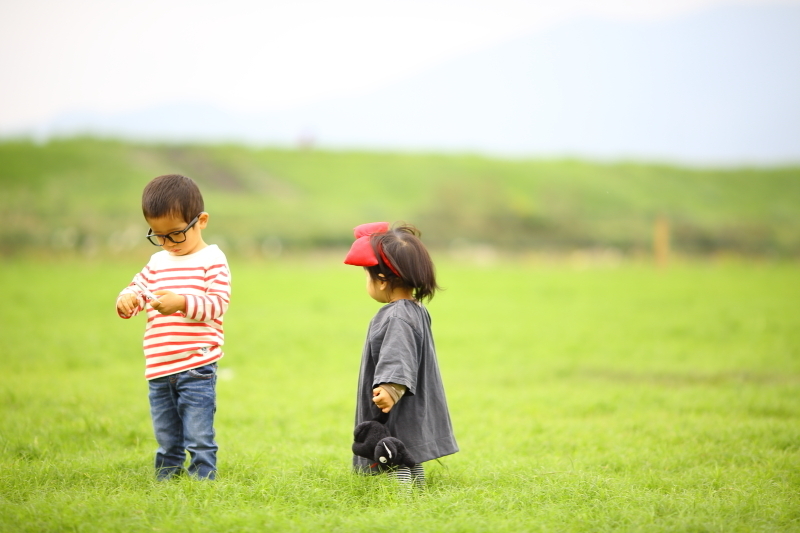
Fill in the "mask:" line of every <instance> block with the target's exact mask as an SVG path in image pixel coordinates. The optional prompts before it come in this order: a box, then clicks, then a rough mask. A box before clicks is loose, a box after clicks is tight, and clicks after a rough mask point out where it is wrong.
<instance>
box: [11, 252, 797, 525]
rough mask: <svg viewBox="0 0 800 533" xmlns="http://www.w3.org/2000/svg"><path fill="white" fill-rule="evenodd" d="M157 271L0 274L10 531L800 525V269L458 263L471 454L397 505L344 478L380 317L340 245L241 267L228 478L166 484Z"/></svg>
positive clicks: (464, 438) (228, 403) (36, 265)
mask: <svg viewBox="0 0 800 533" xmlns="http://www.w3.org/2000/svg"><path fill="white" fill-rule="evenodd" d="M144 261H145V258H144V257H142V259H141V261H138V260H137V261H129V262H121V261H118V262H113V263H110V264H103V263H100V262H95V263H91V262H84V261H78V260H68V261H59V262H57V264H56V262H55V261H51V262H33V261H19V262H5V263H3V264H0V290H2V294H3V303H2V306H0V323H1V324H2V328H3V339H4V340H5V347H6V350H5V353H6V355H5V358H4V365H3V366H4V374H5V379H3V380H2V383H0V414H2V422H0V430H1V431H0V530H2V531H21V532H42V531H75V532H90V531H103V532H106V531H119V532H123V531H124V532H137V531H342V532H344V531H348V532H349V531H375V530H384V529H385V530H390V531H398V532H400V531H491V532H504V531H508V532H512V531H513V532H517V531H765V532H766V531H770V532H772V531H800V318H799V317H800V315H799V314H798V303H797V302H798V301H800V283H798V270H797V265H796V264H777V263H775V264H771V263H764V264H744V263H717V264H713V263H697V264H677V265H673V267H672V268H671V269H669V270H666V271H656V270H653V269H651V268H648V267H646V266H644V265H637V264H630V263H624V264H623V265H621V266H619V267H617V268H590V269H575V268H570V267H568V266H567V265H549V266H548V265H542V264H534V263H530V264H528V263H525V262H522V261H517V262H513V263H508V264H506V265H504V266H499V265H496V266H493V267H481V266H473V265H465V264H456V263H454V262H452V261H448V260H447V259H442V260H441V261H440V264H439V274H440V278H441V282H442V284H443V285H444V286H445V287H446V289H447V290H446V291H444V292H442V293H441V294H439V295H438V296H437V297H436V298H435V299H434V300H433V302H432V303H431V304H430V310H431V313H432V315H433V321H434V322H433V326H434V334H435V337H436V341H437V347H438V351H439V359H440V364H441V370H442V373H443V377H444V380H445V386H446V389H447V393H448V399H449V403H450V408H451V412H452V416H453V423H454V426H455V430H456V436H457V438H458V441H459V444H460V446H461V452H460V453H458V454H456V455H454V456H452V457H447V458H445V459H443V460H442V461H441V463H433V464H427V465H426V472H427V476H428V481H429V485H428V489H427V491H426V492H425V493H423V494H417V495H414V496H412V497H403V496H401V495H399V494H397V493H396V491H395V490H394V488H395V487H394V486H393V485H392V484H391V483H390V482H388V480H385V479H382V478H363V477H359V476H355V475H353V474H351V473H350V471H349V464H350V453H349V448H350V444H351V438H352V425H353V411H354V402H355V387H356V381H357V373H358V365H359V357H360V352H361V346H362V342H363V339H364V335H365V332H366V326H367V323H368V321H369V319H370V318H371V316H372V315H373V314H374V312H375V311H376V310H377V305H378V304H376V303H375V302H373V301H372V300H370V299H369V297H368V296H367V295H366V293H365V291H364V277H363V274H362V273H361V272H360V271H359V269H356V268H353V267H346V266H343V265H340V261H341V257H339V256H325V255H319V256H308V257H304V258H302V257H295V258H290V257H287V258H284V259H282V260H281V261H274V262H266V261H264V262H255V261H245V260H243V259H232V261H231V268H232V271H233V282H234V291H233V299H232V304H231V307H230V310H229V313H228V316H227V318H226V340H227V341H228V342H227V345H226V347H227V350H226V357H225V358H224V359H223V360H222V362H221V364H220V368H221V370H220V381H219V384H218V396H219V399H218V403H219V409H218V415H217V432H218V441H219V443H220V454H219V469H220V470H219V477H218V480H217V481H216V482H213V483H208V482H197V481H193V480H189V479H179V480H176V481H174V482H167V483H157V482H156V481H154V479H153V472H152V467H151V464H152V457H153V452H154V450H155V447H156V446H155V441H154V439H153V437H152V432H151V429H150V422H149V414H148V405H147V397H146V390H147V387H146V382H145V381H144V379H143V377H142V374H143V361H142V354H141V350H140V345H141V335H142V331H143V328H144V324H143V321H142V320H141V317H139V318H140V319H134V320H131V321H124V320H121V319H119V318H117V317H116V314H115V312H114V305H113V303H114V299H115V296H116V294H117V292H118V291H119V290H120V289H121V288H122V287H123V286H124V285H125V284H126V283H127V282H128V281H129V280H130V278H131V276H132V275H133V274H134V273H135V272H136V271H137V270H138V269H139V268H140V267H141V266H142V264H143V262H144Z"/></svg>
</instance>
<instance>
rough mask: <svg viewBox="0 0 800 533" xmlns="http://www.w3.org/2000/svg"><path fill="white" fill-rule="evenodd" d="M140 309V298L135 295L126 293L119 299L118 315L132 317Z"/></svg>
mask: <svg viewBox="0 0 800 533" xmlns="http://www.w3.org/2000/svg"><path fill="white" fill-rule="evenodd" d="M138 307H139V297H138V296H136V295H135V294H133V293H130V292H126V293H125V294H123V295H122V296H120V297H119V298H117V313H119V314H121V315H124V316H131V315H132V314H133V313H134V311H136V309H137V308H138Z"/></svg>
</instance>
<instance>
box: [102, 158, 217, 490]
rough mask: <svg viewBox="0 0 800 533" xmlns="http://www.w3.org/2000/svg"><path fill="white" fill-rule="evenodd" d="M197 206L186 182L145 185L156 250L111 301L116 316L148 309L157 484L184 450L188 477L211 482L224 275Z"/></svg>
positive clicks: (171, 179) (169, 178) (173, 178)
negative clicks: (205, 236)
mask: <svg viewBox="0 0 800 533" xmlns="http://www.w3.org/2000/svg"><path fill="white" fill-rule="evenodd" d="M203 207H204V206H203V196H202V195H201V194H200V190H199V189H198V188H197V185H196V184H195V182H194V181H192V180H191V179H189V178H187V177H185V176H180V175H177V174H170V175H166V176H159V177H157V178H155V179H153V180H152V181H151V182H150V183H148V184H147V186H146V187H145V189H144V193H143V194H142V211H143V212H144V218H145V220H146V221H147V223H148V224H149V225H150V230H149V231H148V232H147V239H148V240H149V241H150V243H151V244H153V245H155V246H160V247H161V248H163V249H162V250H161V251H159V252H156V253H155V254H153V256H152V257H151V258H150V261H149V262H148V263H147V265H145V267H144V268H143V269H142V271H141V272H139V273H138V274H136V276H134V278H133V281H132V282H131V284H130V285H128V286H127V287H126V288H125V289H123V290H122V292H121V293H120V294H119V297H117V314H119V316H120V317H122V318H130V317H132V316H135V315H137V314H139V312H141V311H144V310H146V311H147V324H146V326H145V333H144V355H145V378H146V379H147V380H148V383H149V389H150V392H149V397H150V415H151V417H152V419H153V429H154V430H155V436H156V441H157V442H158V446H159V447H158V450H157V451H156V460H155V466H156V477H157V478H158V479H160V480H163V479H169V478H171V477H173V476H176V475H178V474H180V473H181V471H182V470H183V464H184V461H185V459H186V450H188V451H189V455H190V464H189V469H188V472H189V475H191V476H194V477H197V478H199V479H214V478H215V476H216V469H217V443H216V442H215V441H214V413H215V412H216V407H217V402H216V390H215V389H216V381H217V376H216V371H217V363H216V361H217V360H218V359H220V358H221V357H222V355H223V353H222V344H223V339H224V338H223V332H222V316H223V315H224V314H225V311H226V310H227V309H228V303H229V301H230V294H231V285H230V280H231V275H230V270H229V269H228V261H227V259H226V258H225V254H223V253H222V251H221V250H220V249H219V248H217V246H216V245H208V244H206V243H205V242H204V241H203V236H202V231H203V229H205V227H206V225H207V224H208V213H206V212H205V211H203ZM148 292H149V293H152V295H154V296H156V298H157V299H150V298H148V297H147V293H148Z"/></svg>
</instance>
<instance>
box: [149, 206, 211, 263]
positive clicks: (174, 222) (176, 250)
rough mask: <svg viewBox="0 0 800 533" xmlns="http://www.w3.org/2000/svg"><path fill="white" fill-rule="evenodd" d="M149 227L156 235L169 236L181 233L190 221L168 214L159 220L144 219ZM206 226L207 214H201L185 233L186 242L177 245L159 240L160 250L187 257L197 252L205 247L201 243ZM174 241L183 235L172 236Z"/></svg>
mask: <svg viewBox="0 0 800 533" xmlns="http://www.w3.org/2000/svg"><path fill="white" fill-rule="evenodd" d="M145 220H146V221H147V223H148V224H149V225H150V229H151V230H152V231H153V233H154V234H156V235H169V234H170V233H173V232H176V231H179V232H182V231H183V230H185V229H186V226H188V225H189V222H190V221H186V220H183V217H182V216H181V215H177V214H169V215H167V216H163V217H160V218H145ZM206 224H208V213H201V214H200V216H199V217H197V222H196V223H195V224H194V226H192V228H191V229H189V230H188V231H187V232H186V240H185V241H183V242H179V243H174V242H172V241H171V240H170V239H159V241H160V242H163V245H162V248H164V250H166V251H167V252H168V253H169V254H170V255H189V254H193V253H195V252H199V251H200V250H202V249H203V248H205V247H206V246H207V245H206V243H205V242H203V234H202V231H201V230H203V229H204V228H205V227H206ZM172 237H173V238H174V239H175V240H176V241H179V240H181V238H183V234H181V233H178V234H177V235H173V236H172Z"/></svg>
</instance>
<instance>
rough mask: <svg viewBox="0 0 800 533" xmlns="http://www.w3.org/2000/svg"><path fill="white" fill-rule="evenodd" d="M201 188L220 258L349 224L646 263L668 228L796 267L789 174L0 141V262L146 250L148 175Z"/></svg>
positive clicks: (295, 244) (797, 190) (689, 245)
mask: <svg viewBox="0 0 800 533" xmlns="http://www.w3.org/2000/svg"><path fill="white" fill-rule="evenodd" d="M167 173H184V174H186V175H188V176H190V177H192V178H193V179H195V180H196V181H197V182H198V183H199V184H200V186H201V188H202V190H203V192H204V195H205V198H206V209H207V210H208V211H209V212H210V213H211V215H212V218H211V222H210V225H209V229H208V234H209V239H210V240H213V241H215V242H219V243H224V244H225V246H226V251H228V252H230V253H237V252H238V253H243V254H260V253H271V252H272V251H274V250H275V249H277V247H281V248H284V249H286V248H290V249H291V248H309V247H320V246H332V245H336V246H338V245H341V246H345V245H347V244H348V243H349V242H350V241H351V233H350V229H351V228H352V227H353V226H355V225H357V224H360V223H362V222H368V221H375V220H388V221H393V220H407V221H410V222H414V223H416V224H417V225H418V226H419V227H420V228H421V229H422V230H423V234H424V238H425V240H426V241H427V242H428V243H430V244H431V245H433V246H439V247H444V246H450V245H451V244H452V243H454V242H461V243H464V242H467V243H477V244H489V245H493V246H496V247H498V248H502V249H514V250H528V249H536V250H542V249H547V250H549V249H560V250H568V249H574V248H588V247H614V248H617V249H619V250H620V251H622V252H637V251H642V250H648V249H649V248H650V246H651V244H650V242H651V236H652V233H653V222H654V220H655V219H656V217H659V216H663V217H666V218H667V219H668V220H669V221H670V227H671V234H672V245H673V248H675V249H676V250H678V251H681V252H684V253H709V252H716V251H722V250H725V251H732V252H736V253H745V254H758V255H764V254H768V255H779V256H796V255H798V254H800V168H772V169H760V168H752V169H690V168H677V167H671V166H665V165H656V164H639V163H614V164H600V163H592V162H585V161H574V160H558V161H549V160H503V159H492V158H488V157H481V156H476V155H440V154H399V153H374V152H331V151H317V150H284V149H270V148H252V147H245V146H235V145H223V144H220V145H162V144H143V143H130V142H122V141H115V140H100V139H92V138H71V139H60V140H53V141H50V142H48V143H46V144H36V143H33V142H31V141H27V140H5V141H2V142H0V253H3V254H6V255H8V254H15V253H20V252H26V251H33V250H52V249H82V250H86V251H91V250H101V249H102V250H110V251H115V252H123V251H125V250H128V249H130V248H133V247H147V246H149V245H147V244H146V243H145V242H144V239H143V235H144V234H145V232H146V230H147V228H146V225H145V223H144V220H143V219H142V217H141V210H140V195H141V190H142V188H143V187H144V185H145V184H146V183H147V182H148V181H149V180H150V179H151V178H153V177H155V176H157V175H160V174H167Z"/></svg>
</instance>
